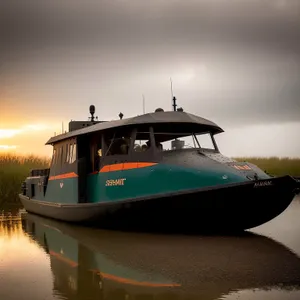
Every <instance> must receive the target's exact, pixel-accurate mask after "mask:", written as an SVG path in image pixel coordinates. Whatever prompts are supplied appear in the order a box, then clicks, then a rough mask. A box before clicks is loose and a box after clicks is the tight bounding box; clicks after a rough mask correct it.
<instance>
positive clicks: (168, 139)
mask: <svg viewBox="0 0 300 300" xmlns="http://www.w3.org/2000/svg"><path fill="white" fill-rule="evenodd" d="M155 141H156V144H158V143H160V144H161V145H162V150H163V151H170V150H179V149H197V148H198V149H199V148H202V149H209V150H217V149H216V148H215V145H214V143H213V139H212V136H211V134H210V133H201V134H197V135H195V134H193V133H168V134H166V133H159V132H155Z"/></svg>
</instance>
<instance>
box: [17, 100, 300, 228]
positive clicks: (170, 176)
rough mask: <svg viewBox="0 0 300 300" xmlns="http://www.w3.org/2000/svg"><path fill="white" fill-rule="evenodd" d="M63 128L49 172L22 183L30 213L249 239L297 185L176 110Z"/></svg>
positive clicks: (212, 126)
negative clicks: (224, 145) (235, 153)
mask: <svg viewBox="0 0 300 300" xmlns="http://www.w3.org/2000/svg"><path fill="white" fill-rule="evenodd" d="M90 114H91V116H90V117H89V119H88V121H72V120H71V122H69V131H68V132H65V133H62V134H59V135H55V136H53V137H51V138H50V139H49V140H48V141H47V142H46V145H52V147H53V155H52V160H51V165H50V167H49V168H47V169H38V170H31V172H30V174H29V176H28V177H27V178H26V180H25V181H24V182H23V183H22V192H21V193H20V194H19V197H20V200H21V202H22V204H23V205H24V208H25V209H26V211H28V212H31V213H35V214H39V215H42V216H46V217H50V218H54V219H58V220H62V221H66V222H79V223H80V222H81V223H86V224H87V225H88V224H91V223H92V224H97V225H99V226H103V227H110V228H127V227H128V228H129V227H132V226H133V227H139V228H151V229H153V228H161V229H163V228H165V229H167V228H169V229H175V230H176V228H177V229H183V228H184V229H187V230H203V231H206V230H208V231H210V230H213V231H215V230H217V231H219V230H226V231H228V230H229V231H235V230H237V231H239V230H246V229H249V228H253V227H256V226H259V225H261V224H264V223H266V222H268V221H270V220H272V219H273V218H275V217H276V216H278V215H279V214H281V213H282V212H283V211H284V210H285V209H286V208H287V207H288V206H289V204H290V203H291V201H292V200H293V198H294V196H295V195H296V192H297V187H298V183H297V182H296V180H295V179H294V178H292V177H291V176H289V175H287V176H281V177H272V176H270V175H268V174H267V173H266V172H264V171H263V170H261V169H260V168H258V167H257V166H256V165H253V164H252V163H249V162H238V161H235V160H233V159H231V158H229V157H226V156H224V155H223V154H221V152H220V151H219V148H218V145H217V142H216V139H215V135H217V134H220V133H222V132H224V130H223V129H222V128H221V127H219V126H218V125H217V124H216V123H214V122H212V121H210V120H208V119H205V118H202V117H200V116H197V115H195V114H191V113H188V112H185V111H184V110H183V109H182V108H177V104H176V98H175V97H174V98H173V110H170V111H164V110H163V109H162V108H158V109H156V110H155V111H154V112H150V113H144V114H142V115H138V116H134V117H129V118H123V117H124V115H123V114H122V113H120V114H119V119H117V120H112V121H99V120H98V118H95V117H94V114H95V106H94V105H91V106H90Z"/></svg>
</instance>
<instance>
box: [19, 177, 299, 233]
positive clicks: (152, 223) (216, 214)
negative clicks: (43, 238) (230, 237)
mask: <svg viewBox="0 0 300 300" xmlns="http://www.w3.org/2000/svg"><path fill="white" fill-rule="evenodd" d="M296 188H297V182H296V181H295V180H294V179H293V178H292V177H290V176H284V177H277V178H270V179H267V180H257V181H249V182H244V183H238V184H229V185H223V186H218V187H211V188H206V189H194V190H190V191H183V192H175V193H168V194H164V195H155V196H149V197H143V198H139V199H130V200H126V201H114V202H104V203H103V202H102V203H80V204H59V203H50V202H45V201H38V200H33V199H30V198H28V197H26V196H24V195H21V194H20V200H21V202H22V204H23V205H24V207H25V209H26V210H27V211H28V212H31V213H35V214H39V215H43V216H46V217H50V218H54V219H58V220H62V221H67V222H86V223H93V224H97V225H99V226H102V227H105V228H118V229H120V228H121V229H127V228H128V229H129V228H139V229H151V230H155V229H158V230H179V231H186V230H187V231H189V232H191V231H228V230H230V231H239V230H245V229H249V228H253V227H256V226H259V225H261V224H264V223H266V222H268V221H270V220H271V219H273V218H275V217H277V216H278V215H279V214H281V213H282V212H283V211H284V210H285V209H286V208H287V207H288V206H289V204H290V203H291V202H292V200H293V198H294V197H295V194H296V193H295V189H296Z"/></svg>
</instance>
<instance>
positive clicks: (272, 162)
mask: <svg viewBox="0 0 300 300" xmlns="http://www.w3.org/2000/svg"><path fill="white" fill-rule="evenodd" d="M235 159H236V160H237V161H247V162H250V163H253V164H254V165H257V166H258V167H259V168H260V169H262V170H263V171H267V173H269V174H271V175H274V176H281V175H291V176H300V158H288V157H287V158H278V157H268V158H265V157H238V158H235Z"/></svg>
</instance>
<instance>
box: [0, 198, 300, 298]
mask: <svg viewBox="0 0 300 300" xmlns="http://www.w3.org/2000/svg"><path fill="white" fill-rule="evenodd" d="M0 218H1V219H0V299H1V300H10V299H14V300H15V299H16V300H22V299H26V300H27V299H28V300H51V299H70V300H73V299H74V300H75V299H76V300H90V299H113V300H117V299H122V300H129V299H139V300H149V299H155V300H158V299H161V300H167V299H168V300H169V299H174V300H179V299H186V300H193V299H203V300H208V299H210V300H213V299H214V300H215V299H228V300H229V299H241V300H244V299H245V300H246V299H266V300H268V299H297V300H299V299H300V198H299V197H298V198H295V200H294V201H293V203H292V204H291V205H290V207H289V208H288V209H287V210H286V211H285V212H284V213H283V214H282V215H280V216H278V217H277V218H276V219H274V220H272V221H271V222H269V223H267V224H265V225H263V226H260V227H257V228H255V229H252V230H251V231H248V232H247V233H246V234H244V235H241V236H200V235H178V234H154V233H126V232H118V231H105V230H100V229H91V228H84V227H78V226H74V225H69V224H65V223H60V222H57V221H53V220H49V219H46V218H42V217H38V216H35V215H31V214H27V213H21V214H20V213H16V212H14V211H12V213H11V214H10V213H8V211H6V212H5V213H4V214H3V215H2V217H0Z"/></svg>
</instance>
